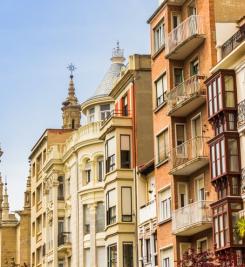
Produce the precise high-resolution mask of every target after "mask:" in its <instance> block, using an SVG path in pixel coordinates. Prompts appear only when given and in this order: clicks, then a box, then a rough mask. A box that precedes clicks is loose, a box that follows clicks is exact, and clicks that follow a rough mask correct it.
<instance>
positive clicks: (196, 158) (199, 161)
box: [170, 136, 209, 176]
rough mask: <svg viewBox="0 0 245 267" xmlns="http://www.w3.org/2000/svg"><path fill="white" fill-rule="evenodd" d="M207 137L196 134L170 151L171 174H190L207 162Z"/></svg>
mask: <svg viewBox="0 0 245 267" xmlns="http://www.w3.org/2000/svg"><path fill="white" fill-rule="evenodd" d="M208 140H209V138H208V137H202V136H197V137H195V138H192V139H190V140H188V141H186V142H184V143H182V144H181V145H179V146H177V147H175V148H174V149H173V150H172V151H171V153H170V156H171V160H172V165H173V168H172V170H171V171H170V174H172V175H184V176H186V175H190V174H192V173H194V172H195V171H197V170H199V169H201V168H203V167H204V166H206V165H207V164H208V163H209V158H208V155H209V148H208V144H207V141H208Z"/></svg>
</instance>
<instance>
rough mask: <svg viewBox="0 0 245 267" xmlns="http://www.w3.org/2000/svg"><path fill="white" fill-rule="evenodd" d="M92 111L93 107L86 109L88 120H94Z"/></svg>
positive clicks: (93, 110) (93, 111)
mask: <svg viewBox="0 0 245 267" xmlns="http://www.w3.org/2000/svg"><path fill="white" fill-rule="evenodd" d="M94 113H95V109H94V108H91V109H89V111H88V122H94Z"/></svg>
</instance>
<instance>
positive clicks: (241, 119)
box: [237, 99, 245, 128]
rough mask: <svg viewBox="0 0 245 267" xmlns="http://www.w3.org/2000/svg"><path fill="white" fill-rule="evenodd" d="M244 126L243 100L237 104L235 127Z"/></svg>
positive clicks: (244, 107)
mask: <svg viewBox="0 0 245 267" xmlns="http://www.w3.org/2000/svg"><path fill="white" fill-rule="evenodd" d="M243 125H245V99H244V100H243V101H242V102H240V103H239V104H238V118H237V127H238V128H239V127H241V126H243Z"/></svg>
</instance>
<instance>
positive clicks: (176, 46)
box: [165, 15, 205, 60]
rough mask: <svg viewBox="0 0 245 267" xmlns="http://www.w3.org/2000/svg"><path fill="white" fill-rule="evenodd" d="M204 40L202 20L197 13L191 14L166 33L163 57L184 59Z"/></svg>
mask: <svg viewBox="0 0 245 267" xmlns="http://www.w3.org/2000/svg"><path fill="white" fill-rule="evenodd" d="M204 40H205V33H204V20H203V18H202V17H200V16H198V15H192V16H190V17H188V18H187V19H186V20H184V21H183V22H182V23H180V24H179V25H178V26H177V27H176V28H175V29H173V30H172V31H171V32H170V33H169V34H168V36H167V38H166V49H165V51H166V54H165V57H166V58H168V59H173V60H184V59H185V58H186V57H187V56H188V55H189V54H191V53H192V52H193V51H194V50H195V49H196V48H197V47H198V46H200V45H201V43H202V42H203V41H204Z"/></svg>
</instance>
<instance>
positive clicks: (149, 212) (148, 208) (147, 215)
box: [139, 200, 156, 224]
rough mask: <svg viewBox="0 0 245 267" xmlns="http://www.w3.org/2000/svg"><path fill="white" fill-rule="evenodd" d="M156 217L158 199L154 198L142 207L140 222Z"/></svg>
mask: <svg viewBox="0 0 245 267" xmlns="http://www.w3.org/2000/svg"><path fill="white" fill-rule="evenodd" d="M154 218H156V200H152V201H150V202H149V203H147V204H145V205H144V206H142V207H141V208H140V211H139V224H143V223H145V222H147V221H149V220H152V219H154Z"/></svg>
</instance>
